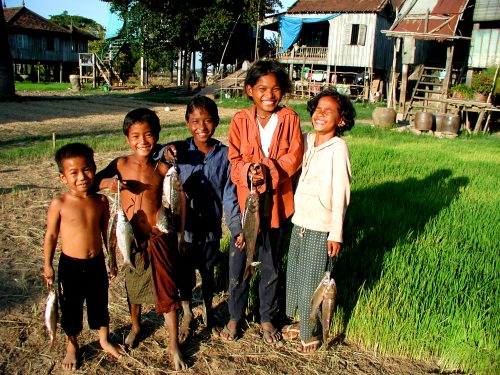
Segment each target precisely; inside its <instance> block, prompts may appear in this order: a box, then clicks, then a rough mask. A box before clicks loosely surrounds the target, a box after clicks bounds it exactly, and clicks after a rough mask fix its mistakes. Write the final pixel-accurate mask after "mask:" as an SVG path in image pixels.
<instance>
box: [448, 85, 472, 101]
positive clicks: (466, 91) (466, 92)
mask: <svg viewBox="0 0 500 375" xmlns="http://www.w3.org/2000/svg"><path fill="white" fill-rule="evenodd" d="M450 92H451V94H452V96H454V97H459V98H461V99H467V100H470V99H472V98H473V97H474V90H472V88H471V87H470V86H467V85H466V84H465V83H460V84H458V85H455V86H453V87H452V88H451V90H450Z"/></svg>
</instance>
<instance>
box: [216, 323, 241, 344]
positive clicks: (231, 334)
mask: <svg viewBox="0 0 500 375" xmlns="http://www.w3.org/2000/svg"><path fill="white" fill-rule="evenodd" d="M223 332H224V335H223V334H222V333H223ZM217 336H218V337H219V338H220V339H221V340H222V341H224V342H233V341H236V340H238V338H239V337H238V330H237V329H236V328H235V329H231V328H229V327H228V326H227V324H225V325H224V327H223V328H222V329H221V330H219V331H218V332H217Z"/></svg>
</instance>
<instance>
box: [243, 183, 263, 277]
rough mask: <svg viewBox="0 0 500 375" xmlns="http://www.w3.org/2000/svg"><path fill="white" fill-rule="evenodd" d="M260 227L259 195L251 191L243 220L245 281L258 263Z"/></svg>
mask: <svg viewBox="0 0 500 375" xmlns="http://www.w3.org/2000/svg"><path fill="white" fill-rule="evenodd" d="M259 226H260V216H259V193H258V192H257V191H256V190H253V189H251V190H250V194H248V198H247V200H246V203H245V211H244V212H243V218H242V227H243V237H244V241H245V251H246V253H247V262H246V266H245V272H244V273H243V280H246V278H247V277H248V276H249V275H250V273H253V272H254V269H255V264H256V262H254V261H253V257H254V255H255V244H256V242H257V234H258V233H259Z"/></svg>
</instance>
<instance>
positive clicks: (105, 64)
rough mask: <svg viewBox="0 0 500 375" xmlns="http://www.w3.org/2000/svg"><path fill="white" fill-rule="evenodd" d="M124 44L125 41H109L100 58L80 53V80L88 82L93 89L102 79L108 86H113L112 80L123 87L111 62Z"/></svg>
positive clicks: (92, 54) (91, 54) (93, 54)
mask: <svg viewBox="0 0 500 375" xmlns="http://www.w3.org/2000/svg"><path fill="white" fill-rule="evenodd" d="M124 44H125V39H113V40H109V41H108V42H107V43H106V45H105V47H104V48H103V50H102V51H101V54H100V57H99V56H98V55H97V54H95V53H80V54H79V55H80V58H79V65H80V79H81V80H82V81H83V80H86V81H89V82H91V83H92V86H93V87H96V86H97V80H99V79H101V78H102V79H104V81H105V82H106V84H107V85H108V86H112V85H113V79H114V80H116V81H118V84H119V85H120V86H121V85H123V80H122V78H121V77H120V74H119V73H118V72H117V71H116V70H115V69H114V67H113V60H114V59H115V58H116V56H118V53H120V50H121V48H122V47H123V45H124Z"/></svg>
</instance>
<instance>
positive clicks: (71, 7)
mask: <svg viewBox="0 0 500 375" xmlns="http://www.w3.org/2000/svg"><path fill="white" fill-rule="evenodd" d="M1 1H2V2H4V3H5V4H6V5H7V7H8V8H10V7H19V6H22V5H23V2H24V6H25V7H26V8H28V9H29V10H32V11H33V12H35V13H38V14H39V15H40V16H42V17H44V18H49V17H50V16H55V15H57V14H61V13H63V12H64V11H65V10H66V11H68V13H69V14H70V15H72V16H75V15H76V16H82V17H87V18H90V19H92V20H94V21H96V22H97V23H99V24H101V25H102V26H104V27H105V28H106V29H113V26H114V24H116V21H114V20H113V18H112V17H111V12H110V11H109V4H108V3H105V2H103V1H100V0H24V1H23V0H1Z"/></svg>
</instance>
